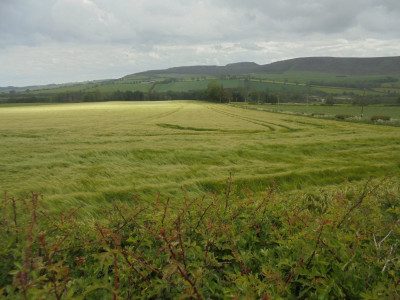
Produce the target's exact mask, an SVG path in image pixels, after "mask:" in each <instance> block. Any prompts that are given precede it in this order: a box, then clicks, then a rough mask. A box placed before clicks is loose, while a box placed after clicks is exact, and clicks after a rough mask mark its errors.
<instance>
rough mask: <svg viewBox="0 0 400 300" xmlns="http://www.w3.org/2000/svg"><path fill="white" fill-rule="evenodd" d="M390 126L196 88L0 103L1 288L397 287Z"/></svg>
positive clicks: (197, 292)
mask: <svg viewBox="0 0 400 300" xmlns="http://www.w3.org/2000/svg"><path fill="white" fill-rule="evenodd" d="M399 130H400V129H399V128H398V127H393V126H377V125H374V124H362V123H351V122H342V121H336V120H325V119H314V118H309V117H304V116H298V115H288V114H277V113H271V112H266V111H258V110H249V109H243V108H239V107H233V106H228V105H223V104H211V103H205V102H195V101H173V102H168V101H165V102H102V103H78V104H58V105H43V106H42V105H36V106H22V105H16V106H4V107H3V106H1V107H0V166H1V172H0V189H1V190H2V191H4V197H3V201H1V202H0V212H1V213H0V234H1V236H2V237H4V238H2V239H1V240H0V268H1V270H2V272H1V274H0V298H5V299H110V298H112V299H155V298H157V299H171V298H177V297H180V298H189V299H194V298H197V299H203V298H205V299H209V298H213V299H233V298H239V299H241V298H243V299H270V298H274V299H275V298H276V299H298V298H312V299H315V298H326V299H328V298H352V299H356V298H360V297H364V298H368V299H376V298H380V297H383V298H396V297H399V296H400V271H399V270H400V265H399V264H400V261H399V259H398V255H399V254H398V249H399V245H400V244H399V243H400V238H399V237H400V226H399V217H400V199H399V195H400V182H399V179H398V178H399V174H400V157H399V155H398V154H399V153H400V134H399Z"/></svg>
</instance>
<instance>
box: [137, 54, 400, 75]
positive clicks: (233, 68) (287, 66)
mask: <svg viewBox="0 0 400 300" xmlns="http://www.w3.org/2000/svg"><path fill="white" fill-rule="evenodd" d="M289 71H296V72H323V73H334V74H340V75H386V74H392V73H399V72H400V56H395V57H372V58H346V57H343V58H342V57H302V58H294V59H288V60H283V61H278V62H273V63H270V64H266V65H258V64H256V63H253V62H241V63H234V64H228V65H226V66H184V67H174V68H169V69H164V70H150V71H146V72H140V73H136V74H134V75H145V76H154V75H158V74H159V75H161V74H199V75H211V76H220V75H244V74H249V73H256V74H263V73H264V74H265V73H266V74H282V73H285V72H289Z"/></svg>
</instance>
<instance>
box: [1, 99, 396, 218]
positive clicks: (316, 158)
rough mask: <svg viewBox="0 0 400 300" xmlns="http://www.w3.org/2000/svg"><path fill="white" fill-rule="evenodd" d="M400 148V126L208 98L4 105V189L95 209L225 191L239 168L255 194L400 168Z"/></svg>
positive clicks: (241, 178) (60, 205)
mask: <svg viewBox="0 0 400 300" xmlns="http://www.w3.org/2000/svg"><path fill="white" fill-rule="evenodd" d="M367 112H368V108H366V113H367ZM399 153H400V130H399V128H392V127H386V126H373V125H365V124H354V123H346V122H337V121H332V120H319V119H310V118H305V117H301V116H289V115H284V114H274V113H269V112H260V111H252V110H244V109H240V108H235V107H229V106H226V105H215V104H206V103H201V102H184V101H183V102H179V101H178V102H176V101H174V102H141V103H132V102H129V103H125V102H124V103H122V102H113V103H93V104H58V105H45V106H26V107H24V106H16V107H1V108H0V165H1V166H2V171H1V173H0V188H1V190H2V191H8V192H9V193H12V194H14V195H16V196H24V195H25V194H26V193H28V192H29V191H35V192H38V193H41V194H43V195H44V196H45V199H46V202H48V204H49V205H50V206H51V207H52V208H54V209H62V208H65V207H73V206H76V205H84V206H85V207H86V208H87V209H86V211H87V212H88V214H92V213H96V212H97V211H98V208H99V207H102V206H104V205H107V204H109V203H110V202H111V201H112V200H114V199H119V200H128V199H130V197H132V195H140V197H141V199H143V200H144V201H145V200H149V199H154V197H156V196H157V193H158V192H161V193H162V194H163V195H165V196H171V197H173V196H176V195H181V193H182V191H181V188H183V189H185V190H186V191H187V193H189V194H190V195H192V196H199V195H201V194H203V193H208V192H211V191H212V190H223V188H224V186H225V185H226V180H227V178H228V177H229V174H230V173H231V174H232V176H233V180H234V181H235V182H236V183H237V184H238V185H241V186H245V187H246V188H248V189H250V190H252V191H254V192H263V191H265V190H266V189H267V187H268V185H269V184H270V180H271V179H275V180H277V181H278V183H279V186H280V189H281V190H284V191H293V190H297V189H303V190H304V189H305V190H307V189H313V188H315V187H317V186H318V187H322V186H331V185H336V184H341V183H343V182H344V180H345V179H348V180H350V181H358V180H364V179H367V178H368V177H369V176H373V177H381V176H384V175H386V174H388V173H392V174H399V171H400V157H399V155H398V154H399Z"/></svg>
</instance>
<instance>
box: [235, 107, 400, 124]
mask: <svg viewBox="0 0 400 300" xmlns="http://www.w3.org/2000/svg"><path fill="white" fill-rule="evenodd" d="M235 105H236V106H239V107H243V106H248V104H244V103H237V104H235ZM249 107H251V108H259V109H266V110H271V111H280V112H293V113H299V114H303V113H304V114H314V115H319V116H324V115H325V116H335V115H338V114H350V115H354V116H357V117H359V116H360V114H361V106H360V105H319V104H311V105H305V104H280V105H277V104H265V105H263V104H261V105H254V104H251V106H249ZM363 113H364V119H366V120H369V119H370V118H371V117H372V116H376V115H384V116H390V117H391V118H392V119H397V120H399V119H400V106H383V105H367V106H364V111H363Z"/></svg>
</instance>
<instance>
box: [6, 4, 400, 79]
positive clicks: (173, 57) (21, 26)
mask: <svg viewBox="0 0 400 300" xmlns="http://www.w3.org/2000/svg"><path fill="white" fill-rule="evenodd" d="M399 28H400V1H399V0H351V1H350V0H302V1H300V0H263V1H262V0H0V86H8V85H13V86H26V85H34V84H48V83H63V82H75V81H84V80H95V79H106V78H119V77H122V76H124V75H127V74H132V73H136V72H139V71H145V70H149V69H162V68H167V67H174V66H181V65H225V64H228V63H233V62H240V61H253V62H256V63H258V64H266V63H270V62H273V61H277V60H283V59H288V58H295V57H304V56H339V57H373V56H399V55H400V30H399Z"/></svg>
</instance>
